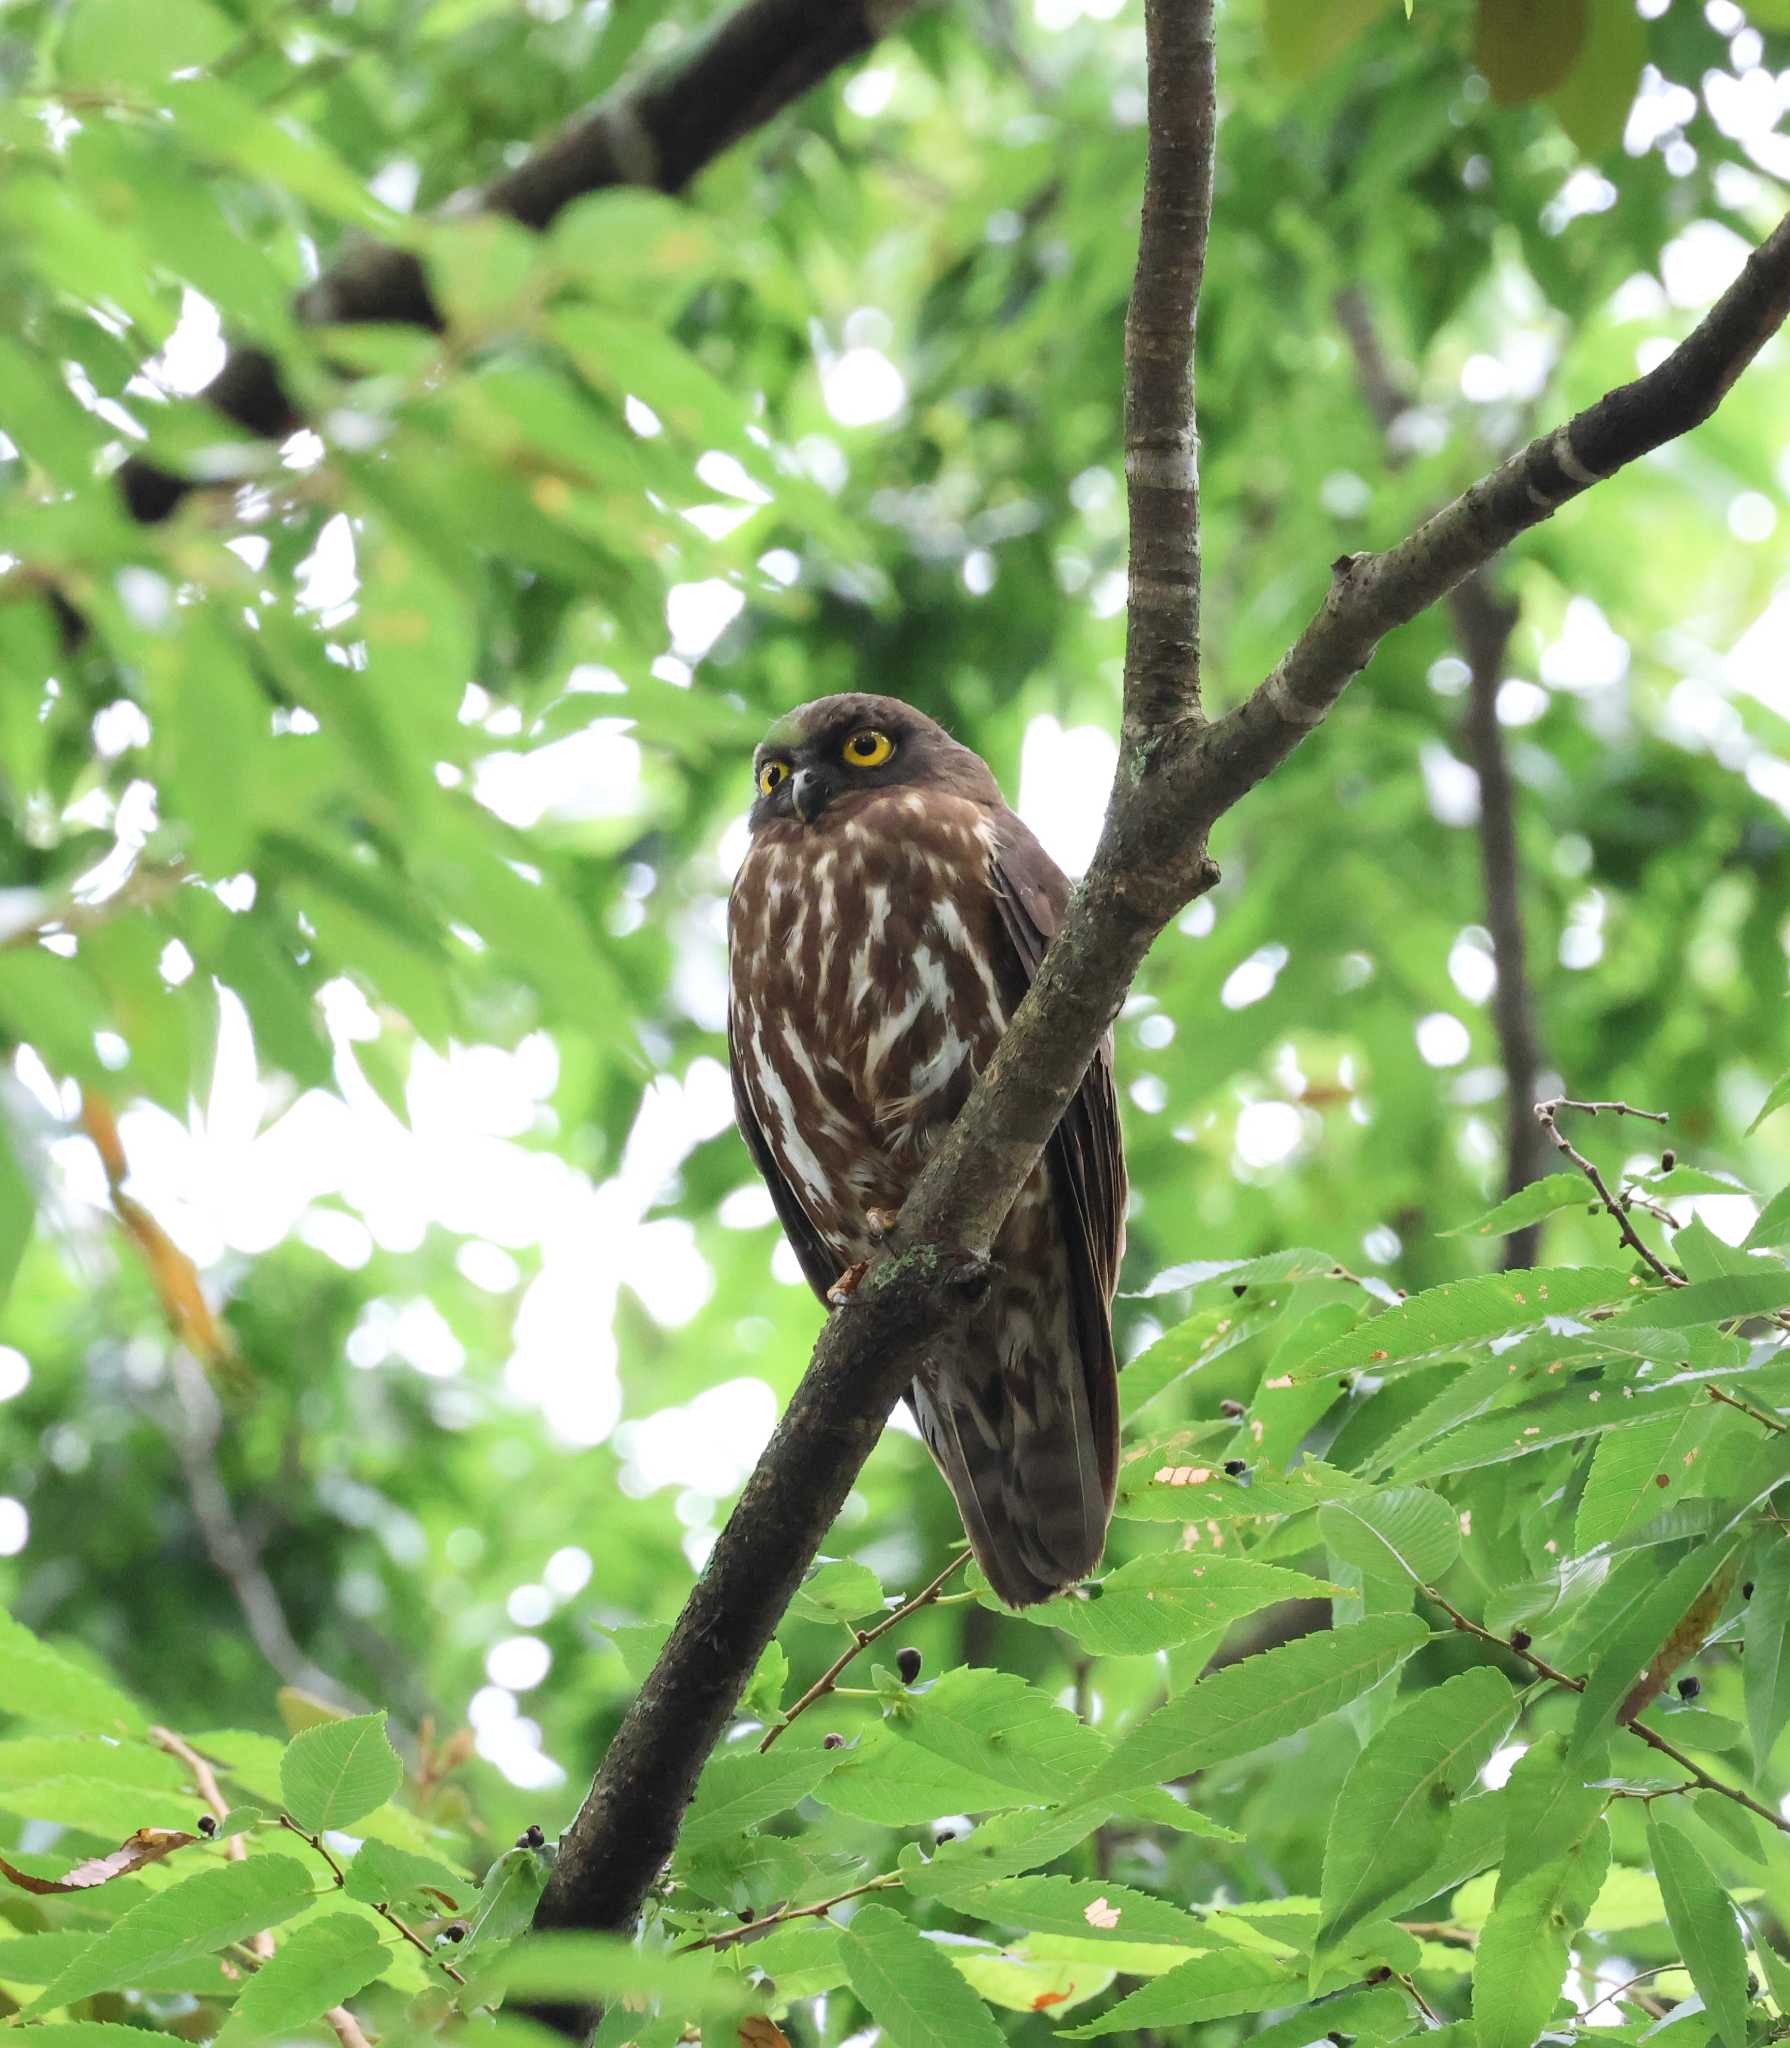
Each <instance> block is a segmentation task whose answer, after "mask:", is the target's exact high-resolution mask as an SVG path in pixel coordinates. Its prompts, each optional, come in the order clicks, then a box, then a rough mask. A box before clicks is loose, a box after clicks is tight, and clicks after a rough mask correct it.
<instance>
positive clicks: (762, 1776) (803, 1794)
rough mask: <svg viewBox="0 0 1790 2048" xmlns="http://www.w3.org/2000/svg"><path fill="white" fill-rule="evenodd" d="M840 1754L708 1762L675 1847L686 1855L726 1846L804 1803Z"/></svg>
mask: <svg viewBox="0 0 1790 2048" xmlns="http://www.w3.org/2000/svg"><path fill="white" fill-rule="evenodd" d="M841 1755H842V1752H839V1751H836V1750H825V1749H796V1748H792V1747H791V1746H790V1745H789V1744H787V1743H785V1744H784V1745H783V1746H781V1747H780V1748H776V1749H769V1750H765V1751H762V1752H761V1751H759V1750H758V1749H756V1748H751V1749H747V1750H744V1751H729V1752H727V1753H726V1754H725V1755H721V1756H713V1757H711V1758H710V1759H709V1761H708V1764H707V1765H706V1767H705V1768H704V1770H703V1773H702V1776H701V1777H700V1778H699V1779H698V1780H697V1785H696V1797H695V1799H694V1800H693V1801H692V1802H691V1805H690V1810H689V1812H688V1813H687V1814H686V1815H685V1816H684V1825H683V1831H682V1833H681V1834H680V1836H679V1838H678V1846H679V1848H680V1850H682V1851H683V1852H684V1853H685V1854H687V1855H694V1854H695V1853H696V1852H697V1851H698V1850H699V1849H706V1848H708V1847H709V1846H710V1845H711V1844H713V1843H716V1842H725V1841H729V1840H731V1839H732V1838H733V1837H735V1836H737V1835H740V1834H743V1833H744V1832H745V1830H746V1829H747V1828H751V1827H756V1826H757V1825H758V1823H759V1822H760V1821H763V1820H769V1819H770V1818H771V1816H772V1815H773V1814H775V1813H783V1812H786V1811H787V1810H788V1809H789V1808H790V1807H792V1806H794V1805H796V1804H797V1802H798V1801H800V1800H803V1799H806V1798H807V1796H808V1794H809V1793H810V1792H812V1791H813V1790H814V1788H815V1786H816V1785H818V1784H819V1783H820V1781H821V1779H822V1778H824V1777H825V1776H826V1775H827V1773H828V1772H829V1771H830V1770H832V1768H833V1767H834V1765H835V1764H836V1763H837V1762H839V1761H840V1759H841Z"/></svg>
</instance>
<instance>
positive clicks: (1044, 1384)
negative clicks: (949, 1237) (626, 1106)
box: [728, 694, 1126, 1607]
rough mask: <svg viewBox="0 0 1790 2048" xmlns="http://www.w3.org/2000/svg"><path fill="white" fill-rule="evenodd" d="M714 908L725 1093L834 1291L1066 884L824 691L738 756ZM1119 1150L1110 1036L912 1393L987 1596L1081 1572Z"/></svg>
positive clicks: (902, 732) (893, 1203)
mask: <svg viewBox="0 0 1790 2048" xmlns="http://www.w3.org/2000/svg"><path fill="white" fill-rule="evenodd" d="M752 772H753V777H754V781H755V784H756V791H757V795H756V801H755V802H754V803H753V806H752V813H751V819H750V825H751V839H750V846H749V850H748V851H747V854H746V857H745V860H744V861H743V862H742V863H741V866H740V870H739V873H738V875H737V877H736V879H735V881H734V885H733V893H732V897H731V899H730V901H729V904H728V980H729V1007H728V1055H729V1065H730V1067H731V1070H732V1074H733V1093H734V1108H735V1112H736V1114H737V1116H738V1119H739V1126H740V1130H741V1133H742V1135H743V1136H744V1138H745V1140H746V1144H747V1147H748V1149H749V1150H750V1152H751V1154H752V1158H753V1161H754V1163H755V1164H756V1165H757V1167H758V1170H759V1172H760V1173H761V1174H763V1176H764V1178H765V1181H766V1183H767V1184H768V1186H769V1188H770V1191H771V1199H772V1201H773V1202H774V1203H775V1205H776V1209H777V1215H778V1217H779V1219H780V1220H781V1222H782V1224H783V1228H784V1230H785V1232H786V1233H787V1235H788V1237H789V1241H790V1244H791V1245H792V1246H793V1247H794V1250H795V1253H796V1257H797V1259H798V1260H799V1261H800V1263H801V1267H802V1271H803V1273H804V1274H805V1275H806V1277H807V1279H808V1283H809V1285H810V1286H811V1287H812V1288H813V1289H814V1291H815V1293H816V1294H818V1295H819V1296H820V1297H821V1298H822V1300H823V1301H830V1302H833V1303H835V1304H836V1303H838V1302H840V1301H842V1300H844V1299H845V1298H846V1297H847V1296H848V1295H849V1292H850V1290H851V1288H852V1286H853V1285H854V1284H855V1281H856V1276H857V1274H858V1273H859V1272H860V1271H861V1269H862V1263H863V1262H864V1261H865V1260H866V1259H868V1258H869V1256H870V1255H871V1253H872V1251H873V1250H874V1248H875V1247H876V1245H877V1244H878V1243H879V1241H880V1240H881V1239H882V1238H883V1237H884V1236H885V1235H886V1234H887V1233H888V1231H889V1230H890V1229H891V1227H892V1226H893V1224H894V1222H895V1219H896V1218H897V1217H898V1216H899V1214H900V1212H901V1204H902V1202H903V1200H904V1199H905V1197H906V1194H907V1191H908V1189H909V1187H910V1186H911V1185H912V1183H913V1182H914V1180H915V1179H916V1178H917V1176H918V1175H919V1172H920V1169H921V1167H922V1166H923V1165H924V1164H925V1161H926V1156H927V1153H928V1151H929V1150H930V1149H931V1147H932V1145H933V1144H934V1143H935V1141H936V1140H937V1139H938V1137H939V1135H940V1133H941V1132H943V1131H944V1130H945V1128H946V1127H947V1126H948V1125H949V1124H950V1122H951V1120H952V1118H953V1117H955V1116H956V1114H957V1112H958V1111H959V1110H960V1109H961V1108H962V1107H963V1104H964V1102H965V1101H966V1100H967V1099H968V1096H969V1093H970V1089H971V1087H972V1085H973V1083H974V1081H975V1078H976V1074H977V1072H978V1071H979V1070H980V1069H981V1067H982V1066H983V1065H984V1064H985V1063H986V1062H987V1060H988V1058H989V1056H990V1054H991V1053H992V1052H993V1051H994V1048H995V1046H996V1044H997V1043H998V1041H999V1039H1000V1037H1001V1034H1002V1032H1003V1031H1004V1030H1005V1029H1006V1027H1007V1020H1008V1019H1009V1018H1010V1017H1011V1016H1012V1014H1013V1011H1014V1009H1015V1007H1016V1006H1017V1005H1018V1003H1019V1000H1020V998H1021V997H1022V996H1023V995H1024V993H1025V991H1026V988H1027V987H1028V985H1029V984H1030V982H1031V980H1032V977H1033V975H1034V974H1036V973H1037V971H1038V966H1039V963H1040V962H1041V961H1042V959H1043V957H1044V950H1045V947H1046V946H1047V945H1048V944H1049V942H1050V939H1051V936H1052V934H1053V933H1054V932H1055V931H1056V928H1057V925H1058V923H1059V921H1060V920H1061V918H1062V915H1063V911H1064V907H1065V905H1066V904H1067V902H1068V898H1069V882H1068V880H1067V878H1066V877H1065V876H1064V874H1063V873H1062V871H1061V870H1060V869H1059V868H1058V867H1057V865H1056V863H1055V862H1054V861H1053V860H1052V859H1051V858H1050V856H1049V854H1047V853H1046V852H1045V851H1044V849H1043V847H1042V846H1040V845H1039V843H1038V841H1037V840H1036V839H1035V838H1034V837H1033V835H1032V833H1031V832H1030V831H1029V830H1028V829H1027V827H1026V826H1025V825H1023V824H1022V823H1021V822H1020V820H1019V819H1018V817H1016V816H1015V815H1014V813H1013V812H1012V811H1010V810H1009V809H1008V808H1007V806H1006V804H1005V803H1004V802H1003V801H1002V798H1001V792H1000V789H999V787H998V786H997V785H996V782H995V779H994V776H993V775H992V774H991V773H990V772H989V769H988V767H987V764H986V763H985V762H983V761H982V760H981V759H980V757H979V756H977V755H976V754H973V753H972V752H971V751H970V750H969V748H967V747H964V746H960V745H959V744H958V743H957V741H955V740H954V739H952V738H951V736H950V735H949V734H948V733H947V732H946V731H945V730H944V728H943V727H942V726H940V725H938V724H936V723H935V722H934V721H933V720H932V719H930V718H927V717H925V716H924V715H923V714H922V713H920V712H918V711H915V710H914V709H912V708H911V706H909V705H906V704H903V703H900V702H898V701H897V700H896V699H895V698H892V697H877V696H868V695H858V694H853V695H849V696H840V697H823V698H821V699H819V700H818V701H817V702H815V703H812V704H806V705H803V706H802V707H801V708H800V709H799V710H797V711H792V712H791V713H790V714H789V715H788V716H787V717H786V718H784V719H782V720H780V721H779V723H778V724H777V725H776V726H774V727H773V728H772V730H771V732H770V734H769V736H768V737H767V738H766V739H765V741H764V743H763V744H762V745H761V746H760V747H759V748H758V751H757V753H756V754H755V755H754V757H753V764H752ZM1125 1185H1126V1184H1125V1160H1124V1154H1123V1151H1122V1148H1121V1145H1120V1139H1119V1118H1118V1106H1117V1102H1116V1100H1115V1098H1114V1094H1113V1075H1112V1048H1111V1044H1110V1041H1109V1042H1108V1043H1107V1044H1106V1045H1104V1046H1103V1047H1102V1048H1101V1050H1100V1052H1099V1053H1098V1054H1097V1055H1096V1057H1095V1059H1094V1062H1093V1064H1092V1066H1091V1067H1090V1068H1089V1070H1088V1073H1087V1076H1086V1078H1085V1079H1084V1080H1083V1082H1082V1085H1081V1088H1080V1090H1079V1091H1078V1092H1077V1094H1076V1096H1075V1098H1074V1100H1073V1101H1072V1102H1071V1104H1070V1106H1069V1109H1068V1111H1067V1112H1066V1114H1065V1115H1064V1117H1063V1121H1062V1123H1061V1124H1060V1125H1059V1127H1058V1129H1057V1131H1056V1133H1055V1135H1054V1136H1053V1137H1052V1139H1051V1141H1050V1143H1049V1144H1048V1145H1047V1146H1046V1147H1045V1149H1044V1152H1043V1154H1042V1156H1041V1157H1040V1159H1039V1161H1038V1164H1037V1166H1036V1167H1035V1168H1034V1169H1033V1171H1032V1174H1031V1177H1030V1178H1029V1179H1028V1180H1027V1182H1026V1184H1025V1186H1024V1187H1023V1189H1022V1190H1021V1191H1020V1195H1019V1198H1018V1200H1017V1201H1016V1202H1015V1203H1014V1205H1013V1209H1012V1212H1011V1214H1010V1215H1009V1216H1008V1218H1007V1221H1006V1223H1005V1225H1004V1226H1003V1227H1002V1229H1001V1232H1000V1235H999V1236H998V1238H997V1239H996V1241H995V1244H994V1247H993V1253H994V1262H995V1272H994V1279H993V1284H992V1286H991V1287H990V1289H989V1292H988V1295H987V1297H986V1299H985V1301H984V1302H983V1304H982V1305H981V1306H980V1307H979V1308H978V1309H977V1310H976V1312H975V1313H974V1315H973V1316H972V1317H971V1319H970V1320H969V1322H968V1324H967V1325H966V1326H965V1327H964V1328H963V1329H962V1331H961V1334H960V1335H958V1336H955V1337H953V1338H951V1339H949V1340H948V1341H946V1342H944V1343H942V1344H941V1346H940V1347H939V1349H938V1352H937V1355H936V1356H930V1357H928V1358H927V1360H926V1362H925V1363H924V1364H923V1365H922V1366H921V1368H920V1370H919V1371H918V1372H917V1373H916V1375H915V1377H914V1380H913V1382H912V1384H911V1386H910V1387H909V1389H908V1391H907V1400H908V1402H909V1405H910V1406H911V1408H912V1410H913V1413H914V1417H915V1419H916V1421H917V1423H918V1425H919V1429H920V1434H921V1436H922V1438H923V1439H924V1440H925V1443H926V1445H927V1448H928V1449H929V1450H930V1451H931V1453H932V1456H933V1458H934V1460H935V1461H936V1462H937V1464H938V1467H939V1469H940V1471H941V1472H942V1473H943V1474H944V1477H945V1480H946V1482H947V1484H948V1485H949V1486H950V1488H951V1491H952V1494H953V1495H954V1496H955V1498H956V1502H957V1508H958V1512H959V1513H960V1514H961V1515H962V1517H963V1526H964V1529H965V1532H966V1533H967V1534H968V1536H969V1540H970V1543H971V1546H972V1547H973V1549H974V1551H975V1554H976V1558H977V1561H978V1562H979V1563H980V1564H981V1566H982V1569H983V1571H984V1572H985V1573H986V1574H987V1576H988V1581H989V1584H990V1585H991V1586H992V1587H993V1588H994V1590H995V1592H996V1593H997V1594H999V1596H1000V1597H1001V1599H1003V1600H1004V1601H1006V1602H1007V1603H1008V1604H1009V1605H1010V1606H1014V1607H1024V1606H1029V1605H1032V1604H1033V1603H1035V1602H1037V1601H1040V1600H1047V1599H1049V1598H1050V1596H1051V1595H1052V1594H1053V1593H1056V1592H1059V1591H1061V1590H1062V1589H1063V1588H1064V1587H1066V1586H1070V1585H1073V1584H1074V1583H1075V1582H1076V1580H1078V1579H1080V1578H1083V1577H1085V1576H1086V1574H1087V1573H1088V1572H1090V1571H1091V1570H1092V1569H1093V1568H1094V1566H1095V1565H1096V1564H1097V1563H1098V1562H1099V1559H1100V1552H1101V1547H1102V1545H1103V1544H1104V1542H1105V1540H1106V1526H1107V1522H1108V1519H1109V1518H1110V1516H1111V1513H1112V1500H1113V1484H1114V1477H1115V1471H1116V1466H1117V1459H1118V1434H1119V1427H1118V1425H1119V1410H1118V1383H1117V1372H1116V1362H1115V1359H1114V1356H1113V1338H1112V1299H1113V1290H1114V1288H1115V1286H1116V1285H1117V1281H1118V1270H1119V1258H1120V1254H1121V1252H1122V1251H1123V1248H1124V1235H1125V1222H1124V1219H1125Z"/></svg>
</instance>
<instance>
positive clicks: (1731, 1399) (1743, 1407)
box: [1703, 1386, 1785, 1436]
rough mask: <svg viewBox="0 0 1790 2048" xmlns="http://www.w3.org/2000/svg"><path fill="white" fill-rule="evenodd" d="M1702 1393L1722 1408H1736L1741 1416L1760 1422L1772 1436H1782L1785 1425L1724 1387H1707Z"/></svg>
mask: <svg viewBox="0 0 1790 2048" xmlns="http://www.w3.org/2000/svg"><path fill="white" fill-rule="evenodd" d="M1703 1391H1704V1393H1706V1394H1707V1395H1708V1396H1709V1398H1710V1399H1711V1400H1712V1401H1719V1402H1721V1404H1722V1406H1723V1407H1724V1408H1738V1409H1739V1410H1740V1412H1741V1414H1742V1415H1750V1416H1751V1417H1752V1418H1753V1420H1754V1421H1755V1422H1762V1423H1763V1424H1764V1425H1765V1427H1766V1428H1767V1429H1769V1430H1770V1431H1771V1433H1772V1435H1773V1436H1782V1435H1783V1434H1784V1430H1785V1424H1783V1423H1782V1422H1780V1421H1779V1420H1778V1418H1777V1417H1776V1416H1775V1415H1767V1414H1766V1412H1765V1410H1764V1409H1763V1408H1755V1407H1754V1406H1753V1404H1752V1402H1751V1401H1748V1400H1745V1399H1743V1398H1742V1397H1741V1396H1740V1395H1739V1394H1731V1393H1729V1391H1728V1389H1727V1388H1726V1387H1717V1386H1707V1387H1705V1388H1704V1389H1703Z"/></svg>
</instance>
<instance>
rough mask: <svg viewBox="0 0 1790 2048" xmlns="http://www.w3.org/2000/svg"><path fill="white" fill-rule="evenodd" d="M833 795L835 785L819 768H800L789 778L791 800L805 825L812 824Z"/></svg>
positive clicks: (797, 814)
mask: <svg viewBox="0 0 1790 2048" xmlns="http://www.w3.org/2000/svg"><path fill="white" fill-rule="evenodd" d="M832 795H833V786H832V784H831V783H830V782H828V780H827V779H826V777H825V776H824V775H822V773H821V772H820V770H819V769H818V768H798V769H797V770H796V772H795V773H794V774H793V775H792V776H791V777H790V779H789V800H790V802H791V803H792V804H794V805H795V807H796V816H797V817H798V818H800V819H801V821H802V823H803V824H804V825H812V824H813V823H814V821H815V819H816V818H818V817H819V816H820V814H821V812H822V811H824V810H825V809H826V807H827V805H828V803H829V802H830V800H831V798H832Z"/></svg>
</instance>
